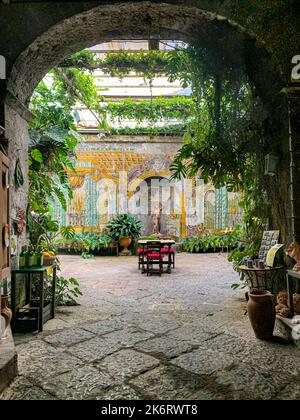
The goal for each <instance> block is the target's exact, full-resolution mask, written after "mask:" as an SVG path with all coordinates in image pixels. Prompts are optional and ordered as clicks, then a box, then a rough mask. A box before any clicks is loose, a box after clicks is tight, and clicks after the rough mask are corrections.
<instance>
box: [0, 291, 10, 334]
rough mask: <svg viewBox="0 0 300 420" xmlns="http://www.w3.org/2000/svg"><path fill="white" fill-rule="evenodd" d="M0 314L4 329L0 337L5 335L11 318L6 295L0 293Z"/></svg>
mask: <svg viewBox="0 0 300 420" xmlns="http://www.w3.org/2000/svg"><path fill="white" fill-rule="evenodd" d="M1 315H2V316H3V318H4V320H5V325H4V331H2V337H3V338H5V336H6V329H7V327H8V326H9V324H10V321H11V319H12V312H11V310H10V309H9V307H8V295H1Z"/></svg>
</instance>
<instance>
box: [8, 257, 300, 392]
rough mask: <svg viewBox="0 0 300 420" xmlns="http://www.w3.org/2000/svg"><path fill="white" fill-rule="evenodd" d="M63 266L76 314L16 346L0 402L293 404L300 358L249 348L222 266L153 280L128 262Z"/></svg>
mask: <svg viewBox="0 0 300 420" xmlns="http://www.w3.org/2000/svg"><path fill="white" fill-rule="evenodd" d="M61 261H62V268H63V272H64V274H65V275H69V276H71V275H72V276H74V277H76V278H77V279H79V280H80V283H81V288H82V291H83V293H84V295H83V297H82V298H81V299H80V303H81V306H78V307H72V308H60V309H59V310H58V313H57V316H56V319H55V320H51V321H49V322H48V323H47V324H46V325H45V330H44V332H43V333H41V334H36V335H33V334H28V335H25V336H24V335H22V336H16V337H15V339H16V344H17V351H18V357H19V377H18V378H17V379H16V380H15V381H14V383H13V384H12V385H11V386H10V388H9V389H7V390H6V391H5V392H4V394H2V396H1V397H0V399H35V400H40V399H41V400H43V399H100V400H101V399H121V398H122V399H187V400H188V399H300V351H299V350H298V349H296V348H294V347H293V346H291V345H289V344H285V343H282V342H281V341H280V342H272V343H270V342H262V341H258V340H256V339H255V337H254V336H253V333H252V331H251V328H250V325H249V321H248V319H247V316H245V315H244V312H245V304H244V301H243V299H242V298H243V291H235V292H234V291H232V290H231V289H230V285H231V284H232V283H233V282H236V274H235V273H234V272H233V271H232V268H231V266H230V264H228V263H227V261H226V257H225V256H222V255H216V254H214V255H193V254H179V255H177V267H176V270H175V271H173V272H172V274H171V275H168V274H164V275H163V276H162V277H161V278H160V277H158V276H152V277H149V278H147V277H145V276H143V275H141V274H140V273H139V272H138V271H137V267H136V265H137V261H136V257H119V258H116V257H100V258H96V259H94V260H83V259H81V258H80V257H71V256H65V257H62V258H61ZM278 341H279V340H278Z"/></svg>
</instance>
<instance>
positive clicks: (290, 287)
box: [286, 270, 300, 318]
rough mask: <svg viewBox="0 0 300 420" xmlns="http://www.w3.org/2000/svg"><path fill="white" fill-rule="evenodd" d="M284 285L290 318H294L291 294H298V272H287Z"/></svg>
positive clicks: (299, 283) (299, 281)
mask: <svg viewBox="0 0 300 420" xmlns="http://www.w3.org/2000/svg"><path fill="white" fill-rule="evenodd" d="M286 283H287V291H288V304H289V310H290V316H291V318H293V316H294V304H293V294H294V293H300V273H299V272H298V271H293V270H287V272H286Z"/></svg>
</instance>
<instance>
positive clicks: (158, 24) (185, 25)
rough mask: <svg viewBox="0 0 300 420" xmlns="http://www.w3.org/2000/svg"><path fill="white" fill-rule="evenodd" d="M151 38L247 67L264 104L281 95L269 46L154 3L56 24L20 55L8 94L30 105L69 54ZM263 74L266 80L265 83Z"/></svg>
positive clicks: (184, 8) (205, 15)
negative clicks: (193, 46) (190, 45)
mask: <svg viewBox="0 0 300 420" xmlns="http://www.w3.org/2000/svg"><path fill="white" fill-rule="evenodd" d="M148 38H157V39H179V40H183V41H187V42H192V41H193V40H197V41H198V42H202V43H203V45H205V46H206V47H207V48H214V49H216V50H218V51H219V52H220V54H224V55H225V57H226V59H227V60H229V61H230V62H231V63H232V65H241V63H242V61H244V62H245V63H246V66H248V67H249V69H251V74H252V75H253V78H254V80H253V82H254V84H255V86H256V88H257V90H258V92H259V94H260V96H261V97H262V98H264V99H265V100H268V99H270V98H271V96H272V95H273V94H274V92H275V93H277V92H278V90H279V87H280V83H279V81H280V72H279V69H278V68H274V63H273V62H271V61H272V57H271V55H270V53H268V52H267V50H266V46H265V45H264V44H263V43H261V42H259V41H258V40H257V39H256V38H255V37H254V36H253V35H252V34H249V33H248V32H247V31H246V29H244V28H243V27H242V26H240V25H239V24H237V23H236V22H233V21H232V20H230V19H227V18H226V17H224V16H222V15H219V14H217V13H215V12H211V11H207V10H203V9H201V8H199V7H196V6H189V5H186V2H179V4H177V5H176V6H175V5H174V4H173V3H167V2H155V4H153V2H151V1H139V2H123V3H113V4H105V5H102V6H97V7H94V8H91V9H89V10H86V11H84V12H82V13H79V14H75V15H73V16H71V17H68V18H67V19H65V20H62V21H60V22H58V23H56V24H55V25H53V26H52V27H50V28H49V29H48V30H47V31H45V32H44V33H42V34H41V35H40V36H39V37H38V38H36V39H35V40H34V41H33V42H32V43H31V44H30V45H29V46H28V47H27V48H26V49H25V50H24V51H23V52H21V54H20V55H19V57H18V58H17V60H16V62H15V63H14V65H13V68H12V70H11V74H10V79H9V82H8V89H9V90H10V91H11V92H12V93H13V94H14V95H15V96H16V97H17V98H18V99H19V100H20V101H21V102H22V103H23V104H27V103H28V101H29V99H30V96H31V94H32V92H33V90H34V88H35V87H36V85H37V84H38V83H39V81H40V80H41V79H42V78H43V77H44V75H45V74H46V73H47V72H48V71H49V70H50V69H51V68H53V67H54V66H55V65H57V64H58V63H59V62H61V61H62V60H63V59H64V58H66V57H67V56H69V55H70V54H72V53H74V52H77V51H79V50H81V49H83V48H85V47H89V46H92V45H95V44H97V43H99V42H101V41H107V40H111V39H148ZM262 74H268V78H267V79H264V80H262V79H263V78H262V77H261V75H262ZM276 81H277V82H276Z"/></svg>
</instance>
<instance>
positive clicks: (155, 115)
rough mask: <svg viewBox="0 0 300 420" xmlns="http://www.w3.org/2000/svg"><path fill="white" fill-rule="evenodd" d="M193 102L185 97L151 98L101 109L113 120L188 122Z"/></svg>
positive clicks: (115, 103)
mask: <svg viewBox="0 0 300 420" xmlns="http://www.w3.org/2000/svg"><path fill="white" fill-rule="evenodd" d="M193 105H194V103H193V100H192V99H191V98H186V97H181V96H179V97H171V98H153V99H152V100H143V101H140V102H137V101H134V100H132V99H124V100H122V101H118V102H108V103H107V104H106V105H104V106H103V107H102V109H103V111H105V112H106V113H107V114H108V115H109V117H110V118H111V119H113V120H118V121H122V120H134V121H137V122H142V121H149V122H151V123H155V122H158V121H168V120H180V121H183V120H189V119H190V118H191V116H192V112H193Z"/></svg>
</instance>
